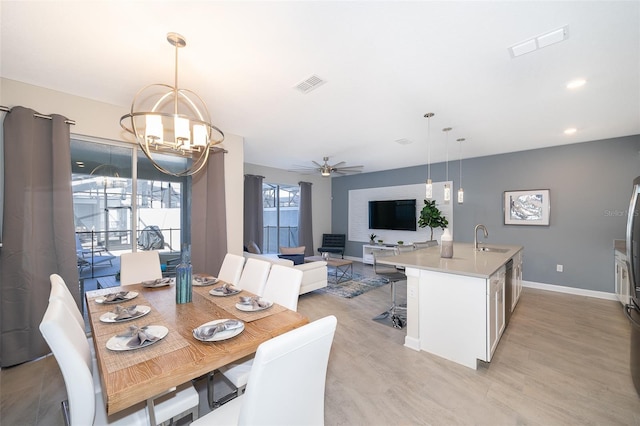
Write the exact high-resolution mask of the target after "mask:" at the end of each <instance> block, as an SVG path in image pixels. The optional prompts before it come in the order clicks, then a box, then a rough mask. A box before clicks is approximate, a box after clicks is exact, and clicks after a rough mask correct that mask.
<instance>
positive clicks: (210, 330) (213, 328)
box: [193, 319, 243, 340]
mask: <svg viewBox="0 0 640 426" xmlns="http://www.w3.org/2000/svg"><path fill="white" fill-rule="evenodd" d="M242 324H243V322H242V321H239V320H234V319H230V320H226V321H223V322H219V323H218V324H212V325H204V326H201V327H198V328H196V329H195V330H193V334H194V336H196V337H197V338H198V339H203V340H207V339H211V338H212V337H213V336H215V335H216V334H217V333H220V332H221V331H228V330H235V329H237V328H240V327H242Z"/></svg>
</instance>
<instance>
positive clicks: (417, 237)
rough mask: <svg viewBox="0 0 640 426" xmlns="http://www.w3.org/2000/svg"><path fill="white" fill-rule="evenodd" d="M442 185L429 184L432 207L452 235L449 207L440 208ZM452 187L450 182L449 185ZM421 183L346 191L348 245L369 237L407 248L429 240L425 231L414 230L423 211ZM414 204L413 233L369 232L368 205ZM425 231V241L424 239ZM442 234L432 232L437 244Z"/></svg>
mask: <svg viewBox="0 0 640 426" xmlns="http://www.w3.org/2000/svg"><path fill="white" fill-rule="evenodd" d="M444 184H445V182H433V195H434V200H436V205H437V206H438V208H439V209H440V211H441V212H442V214H443V215H444V217H446V218H447V220H448V221H449V225H448V228H449V230H450V231H451V232H452V233H453V203H454V201H453V200H452V201H451V202H450V203H449V204H444V196H443V193H444ZM449 184H450V185H453V182H452V181H449ZM424 195H425V186H424V183H421V184H413V185H399V186H385V187H382V188H365V189H352V190H350V191H349V237H348V239H349V241H359V242H363V243H368V242H369V235H370V234H376V235H377V237H376V241H377V240H383V241H384V242H385V243H387V244H396V243H397V242H398V241H403V243H405V244H408V243H412V242H416V241H426V240H428V239H429V237H430V234H431V231H430V230H429V228H426V229H425V228H420V227H418V218H419V217H420V211H422V208H423V207H424ZM410 199H415V200H416V231H396V230H390V229H369V201H381V200H410ZM425 231H426V238H425ZM442 232H443V231H442V230H441V229H440V228H436V229H434V230H433V239H434V240H438V241H439V240H440V237H441V236H442Z"/></svg>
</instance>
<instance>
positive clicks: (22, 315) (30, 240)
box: [0, 107, 81, 367]
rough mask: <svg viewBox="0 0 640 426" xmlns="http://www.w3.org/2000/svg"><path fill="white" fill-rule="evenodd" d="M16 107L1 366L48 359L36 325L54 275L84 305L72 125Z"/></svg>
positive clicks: (2, 282)
mask: <svg viewBox="0 0 640 426" xmlns="http://www.w3.org/2000/svg"><path fill="white" fill-rule="evenodd" d="M34 114H36V112H35V111H33V110H31V109H28V108H23V107H14V108H12V109H11V112H9V113H8V114H7V116H6V117H5V119H4V159H5V168H4V171H5V187H4V189H5V194H4V196H5V203H4V235H3V238H4V241H3V247H2V249H1V250H0V264H1V265H2V271H1V272H0V298H1V300H0V306H1V307H2V309H1V314H0V315H1V318H2V322H1V325H0V356H1V359H0V364H1V365H2V367H7V366H11V365H16V364H20V363H23V362H26V361H29V360H32V359H35V358H38V357H40V356H43V355H46V354H48V353H49V352H50V350H49V347H48V346H47V344H46V343H45V341H44V339H43V338H42V335H41V334H40V330H39V328H38V327H39V325H40V321H42V317H43V315H44V312H45V310H46V308H47V305H48V300H49V293H50V291H51V283H50V281H49V276H50V275H51V274H53V273H57V274H59V275H60V276H62V278H63V279H64V280H65V282H66V283H67V286H69V290H70V291H71V294H72V295H73V297H74V298H75V299H76V303H79V302H80V300H81V298H80V289H79V282H78V269H77V258H76V242H75V229H74V219H73V198H72V193H71V154H70V137H69V124H67V123H65V121H66V120H67V119H66V118H65V117H62V116H60V115H53V116H52V117H51V120H49V119H46V118H39V117H36V116H35V115H34ZM78 306H80V305H78Z"/></svg>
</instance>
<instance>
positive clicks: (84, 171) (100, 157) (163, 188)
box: [71, 139, 188, 279]
mask: <svg viewBox="0 0 640 426" xmlns="http://www.w3.org/2000/svg"><path fill="white" fill-rule="evenodd" d="M167 161H172V160H171V159H169V160H167ZM178 161H179V160H178ZM71 162H72V186H73V208H74V216H75V225H76V235H77V236H78V237H79V240H80V244H81V245H82V251H83V253H97V254H98V255H103V254H105V253H106V254H109V255H113V256H117V255H119V254H121V253H123V252H130V251H137V250H160V251H161V257H162V255H163V252H168V253H169V255H171V252H173V251H179V250H180V245H181V242H182V239H183V237H184V235H183V233H182V229H185V225H184V223H183V222H186V221H187V220H186V219H185V218H187V217H188V215H187V214H186V213H185V212H184V209H183V206H185V205H187V204H188V203H185V201H184V198H183V197H185V196H186V195H185V191H184V188H185V184H186V182H187V178H177V177H173V176H170V175H166V174H164V173H161V172H160V171H158V170H157V169H156V168H155V167H153V165H152V164H151V162H150V161H149V160H148V159H147V158H146V157H145V156H144V154H142V153H141V152H138V151H137V150H136V149H135V147H134V146H132V145H131V144H124V143H118V142H111V141H109V142H106V141H99V142H98V141H87V140H77V139H72V140H71ZM134 194H135V195H134ZM174 255H175V253H174ZM80 263H81V261H80V260H79V265H78V268H79V272H80V278H81V279H84V278H94V277H101V276H108V275H114V274H116V273H117V272H118V271H119V269H120V268H119V266H118V264H117V262H116V263H113V262H100V263H97V262H82V263H83V265H81V264H80Z"/></svg>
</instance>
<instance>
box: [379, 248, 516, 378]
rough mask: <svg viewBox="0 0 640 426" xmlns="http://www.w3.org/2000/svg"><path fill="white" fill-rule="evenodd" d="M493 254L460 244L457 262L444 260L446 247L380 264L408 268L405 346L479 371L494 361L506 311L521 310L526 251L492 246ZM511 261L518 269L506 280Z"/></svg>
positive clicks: (423, 251)
mask: <svg viewBox="0 0 640 426" xmlns="http://www.w3.org/2000/svg"><path fill="white" fill-rule="evenodd" d="M487 250H488V251H477V250H475V249H474V246H473V244H465V243H454V245H453V258H451V259H443V258H441V257H440V246H437V247H429V248H425V249H420V250H414V251H411V252H405V253H401V254H398V255H396V256H392V257H385V258H384V259H380V263H385V264H392V265H396V266H402V267H404V268H405V272H406V275H407V336H406V337H405V346H407V347H409V348H411V349H415V350H423V351H427V352H430V353H432V354H435V355H438V356H440V357H443V358H446V359H448V360H451V361H454V362H457V363H459V364H462V365H465V366H467V367H470V368H473V369H476V368H477V360H481V361H485V362H490V361H491V357H492V355H493V352H494V351H495V349H496V347H497V345H498V342H499V341H500V337H501V336H502V332H503V331H504V328H505V309H508V310H513V308H515V305H516V303H517V301H518V297H519V295H520V289H521V288H522V250H523V247H522V246H512V245H491V246H489V247H487ZM510 260H512V261H513V268H512V269H509V274H510V276H509V277H506V274H507V267H506V266H507V264H509V265H511V263H510V262H509V261H510ZM505 278H508V279H506V280H505ZM505 281H506V282H507V285H508V286H510V287H509V288H508V289H505ZM506 290H509V291H508V293H509V295H510V297H509V299H510V300H507V297H506V293H507V291H506Z"/></svg>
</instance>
